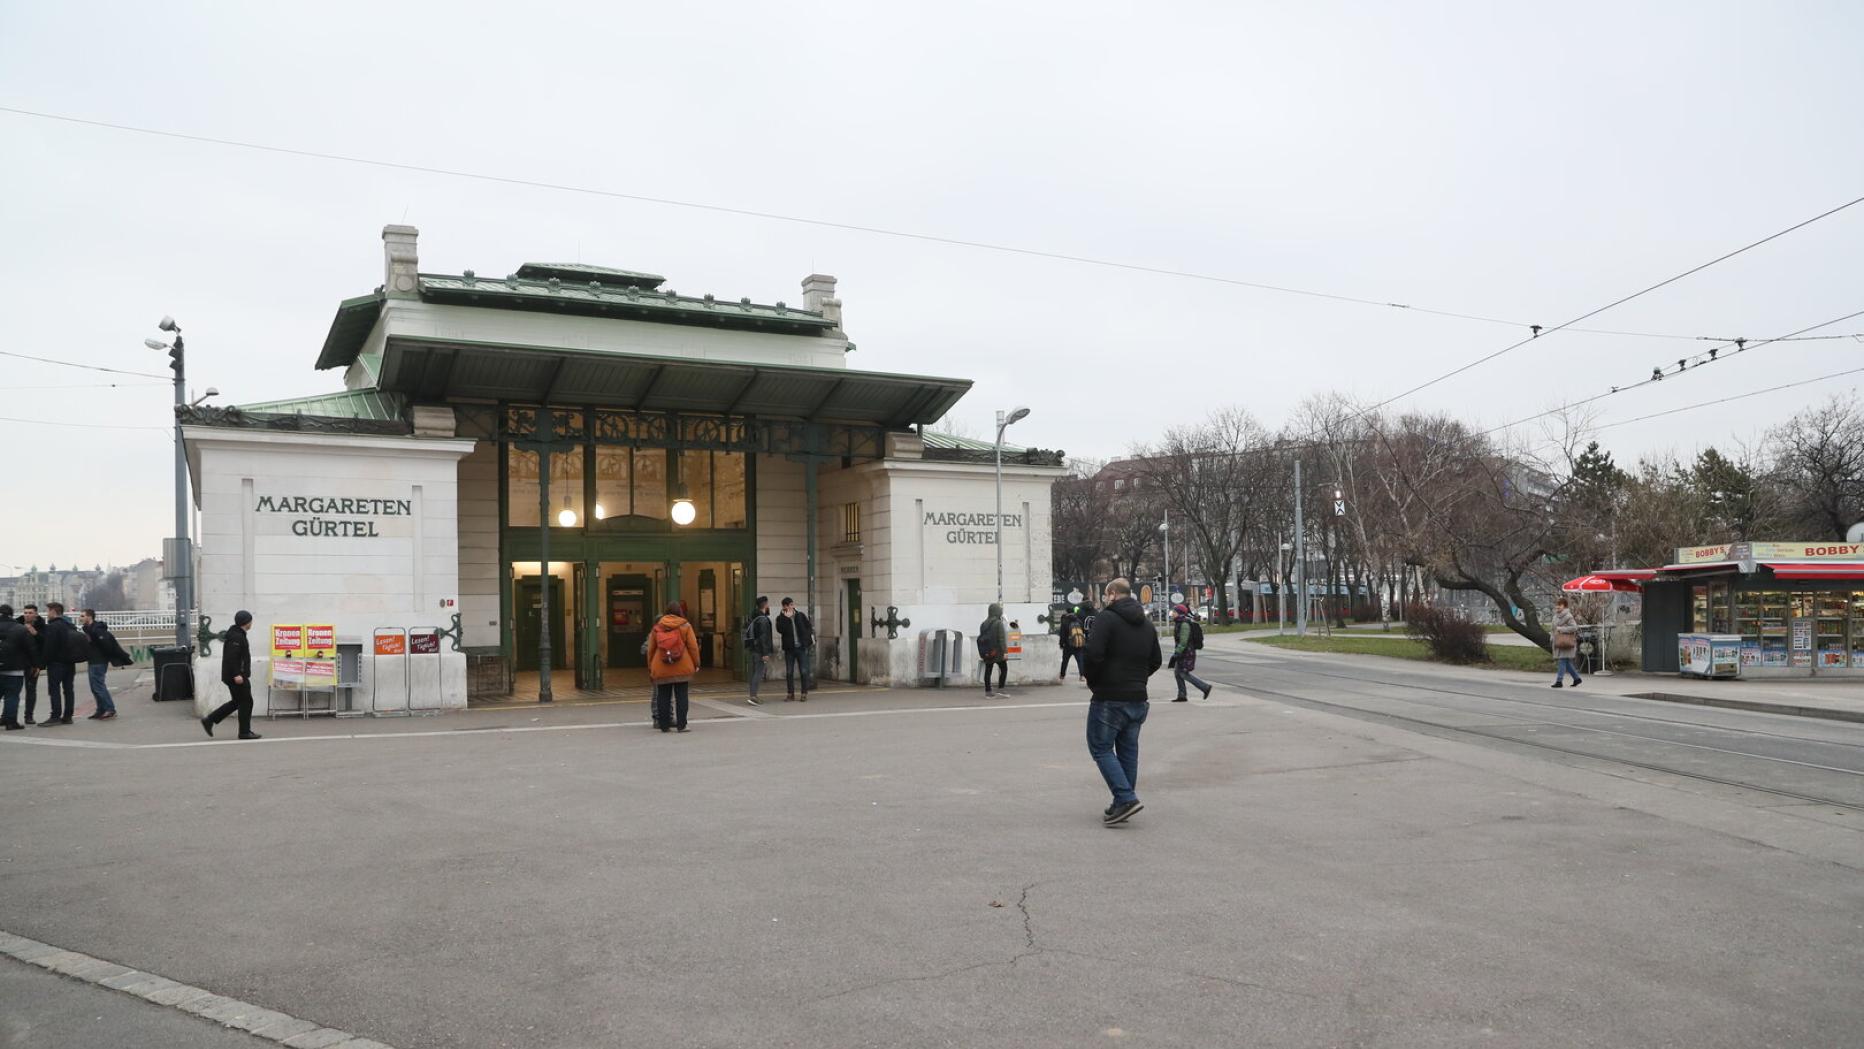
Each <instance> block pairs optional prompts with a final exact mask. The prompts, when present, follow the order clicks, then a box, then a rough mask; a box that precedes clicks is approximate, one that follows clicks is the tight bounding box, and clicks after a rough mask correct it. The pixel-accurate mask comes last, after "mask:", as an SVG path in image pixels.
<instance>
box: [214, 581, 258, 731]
mask: <svg viewBox="0 0 1864 1049" xmlns="http://www.w3.org/2000/svg"><path fill="white" fill-rule="evenodd" d="M251 627H252V613H251V612H248V611H246V610H245V609H243V608H242V609H240V610H239V611H238V612H235V613H233V628H232V629H231V630H228V631H227V636H226V640H224V641H222V642H221V643H220V681H221V683H222V684H224V685H226V687H227V690H228V691H230V692H232V693H233V698H232V699H229V700H227V701H226V702H225V703H222V704H220V706H219V708H218V709H216V710H215V711H214V712H213V713H212V714H209V715H207V716H206V717H204V718H202V719H201V727H202V728H204V729H206V730H207V734H208V735H210V736H211V735H213V734H214V726H215V725H218V724H220V723H221V722H222V721H225V720H226V719H227V715H228V714H232V713H234V712H235V711H237V712H238V713H239V738H241V739H259V738H260V736H259V734H258V733H257V732H254V731H253V730H252V646H251V644H250V643H249V642H248V641H247V639H246V631H247V630H249V629H251Z"/></svg>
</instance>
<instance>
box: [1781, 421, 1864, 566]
mask: <svg viewBox="0 0 1864 1049" xmlns="http://www.w3.org/2000/svg"><path fill="white" fill-rule="evenodd" d="M1767 436H1768V444H1769V445H1770V447H1771V450H1772V452H1773V459H1774V468H1773V479H1774V483H1775V484H1776V485H1777V486H1778V487H1779V489H1780V492H1781V495H1782V496H1783V497H1784V499H1785V501H1786V510H1787V514H1788V516H1789V518H1790V519H1791V520H1792V521H1793V523H1794V524H1796V525H1797V526H1798V527H1800V528H1802V529H1805V530H1806V531H1807V532H1808V533H1810V532H1814V531H1816V532H1819V533H1820V536H1821V537H1824V538H1832V539H1843V538H1844V537H1845V530H1846V529H1848V528H1850V527H1851V526H1852V525H1853V524H1855V523H1857V522H1858V521H1860V520H1864V407H1861V406H1860V405H1859V403H1858V397H1857V394H1856V393H1855V392H1853V393H1851V394H1850V395H1848V396H1846V397H1843V398H1840V397H1833V398H1832V399H1830V400H1829V401H1827V402H1825V404H1823V405H1820V406H1819V407H1817V408H1809V409H1807V410H1806V411H1803V412H1801V413H1799V414H1798V415H1795V416H1793V417H1792V418H1791V419H1789V420H1787V421H1786V422H1785V423H1782V424H1781V425H1779V426H1777V427H1775V428H1774V429H1773V430H1772V431H1770V432H1769V433H1768V435H1767ZM1804 538H1808V539H1810V538H1814V537H1813V536H1812V535H1810V534H1808V535H1806V536H1805V537H1804Z"/></svg>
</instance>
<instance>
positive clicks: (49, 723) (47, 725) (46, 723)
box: [39, 718, 61, 728]
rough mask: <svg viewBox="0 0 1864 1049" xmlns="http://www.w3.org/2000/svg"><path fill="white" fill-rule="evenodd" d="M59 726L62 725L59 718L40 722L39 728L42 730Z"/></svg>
mask: <svg viewBox="0 0 1864 1049" xmlns="http://www.w3.org/2000/svg"><path fill="white" fill-rule="evenodd" d="M57 724H61V722H60V721H59V720H58V719H57V718H46V719H45V720H44V721H41V722H39V727H40V728H51V727H52V726H53V725H57Z"/></svg>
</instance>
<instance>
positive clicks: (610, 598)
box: [182, 225, 1062, 710]
mask: <svg viewBox="0 0 1864 1049" xmlns="http://www.w3.org/2000/svg"><path fill="white" fill-rule="evenodd" d="M417 235H418V234H417V231H416V230H415V229H414V228H413V227H409V226H398V225H397V226H388V227H386V228H385V229H384V230H383V232H382V240H383V245H384V268H385V271H384V280H383V283H382V286H381V287H379V288H377V289H376V290H374V291H372V292H370V293H368V294H366V295H361V296H358V297H356V298H352V299H348V300H345V301H344V302H343V303H341V304H340V305H339V306H338V307H337V309H336V314H335V316H334V317H333V319H332V321H331V324H330V328H329V331H328V333H327V334H326V336H325V338H324V341H323V346H322V349H321V351H320V352H319V353H318V354H317V356H316V361H315V363H316V367H317V368H318V369H320V370H340V371H341V373H342V376H343V387H344V388H343V389H342V390H341V391H340V392H334V393H326V394H318V395H314V396H307V397H302V398H297V399H293V400H285V401H271V402H264V403H248V404H243V405H240V406H237V407H200V408H192V409H183V410H182V422H183V437H184V441H185V445H186V450H187V457H188V464H189V467H190V472H191V476H192V480H193V485H194V497H195V501H196V504H197V506H198V508H199V511H200V522H201V523H200V536H199V551H198V565H199V569H198V571H199V575H198V578H199V587H198V591H199V601H200V612H201V615H202V617H203V618H204V620H205V622H204V623H203V627H202V633H203V635H204V637H205V638H206V643H205V644H204V645H203V646H202V650H201V651H200V652H199V653H198V654H197V656H196V675H195V679H196V682H197V684H198V687H197V690H196V696H197V699H196V701H197V703H198V704H200V705H202V706H206V705H208V704H210V703H214V702H218V701H220V700H221V699H223V698H224V690H223V689H222V688H221V687H220V686H219V684H218V682H219V674H218V663H217V661H218V658H219V651H218V648H217V645H216V644H215V642H214V641H213V640H211V636H212V635H214V634H217V633H219V632H221V631H223V630H224V629H226V628H227V627H228V626H230V625H231V623H232V619H233V614H234V612H235V611H237V610H238V609H241V608H246V609H250V610H251V611H252V612H253V614H254V619H255V621H254V623H253V627H252V630H253V633H252V639H253V651H254V656H255V667H254V677H255V679H256V680H257V681H258V682H259V683H260V684H261V685H263V684H264V683H265V682H266V681H267V673H266V670H265V668H264V664H265V662H266V657H267V653H268V649H267V637H268V631H269V628H270V627H271V625H273V624H275V623H291V624H302V623H327V624H330V625H333V626H334V628H335V634H336V636H337V639H338V641H339V642H343V643H347V644H352V645H360V646H361V647H362V651H363V656H362V658H361V667H360V669H359V670H358V671H356V673H357V674H359V678H358V681H357V686H358V687H357V688H356V690H355V692H354V694H353V695H352V696H350V697H349V700H348V701H349V702H350V703H351V704H352V706H353V708H356V709H364V710H367V709H369V708H370V707H371V705H372V704H374V703H375V702H376V698H375V697H376V694H377V693H378V692H386V691H391V690H390V689H389V688H388V686H387V684H386V682H387V681H388V679H389V678H391V677H393V678H394V679H395V681H397V682H405V683H406V684H400V683H398V684H396V685H395V687H394V689H393V690H392V691H395V692H396V693H397V694H398V695H402V700H403V701H404V702H407V701H408V700H407V697H406V695H405V693H404V691H403V690H417V691H423V698H422V699H421V700H420V701H419V705H428V706H437V707H461V706H465V705H466V704H467V702H468V699H469V697H471V698H474V699H478V698H482V697H484V698H503V697H511V696H516V697H519V698H530V697H535V696H536V695H537V693H538V691H539V689H540V686H541V685H542V684H543V682H542V681H541V680H540V670H541V669H542V668H543V662H542V661H543V660H544V659H547V660H548V661H549V664H550V666H551V667H552V668H553V670H554V672H553V673H552V674H551V676H550V684H551V685H552V686H553V690H554V691H556V692H562V691H564V690H566V689H571V688H573V689H580V690H602V689H611V688H615V687H618V686H629V685H636V684H643V683H645V681H646V674H645V661H646V660H645V657H644V656H643V655H642V653H641V647H642V642H643V640H644V639H645V636H646V632H647V630H648V629H649V627H650V625H651V624H652V622H653V621H654V619H655V618H656V616H657V614H658V612H659V611H660V609H662V608H664V607H665V606H666V605H667V604H669V603H675V602H677V603H681V604H683V605H684V606H685V608H686V609H687V612H688V616H689V618H690V619H691V620H692V623H693V626H694V629H695V631H696V632H697V633H698V636H699V640H700V648H701V653H700V656H701V664H702V667H703V670H702V681H704V680H710V681H716V682H724V681H729V680H732V679H734V678H739V677H742V676H743V673H744V660H745V652H744V648H743V645H742V643H741V641H740V638H741V635H742V630H743V627H744V624H745V621H746V617H747V616H748V614H749V611H750V609H751V606H752V602H753V600H754V598H755V597H756V596H757V595H759V594H763V595H767V596H769V597H770V598H771V602H772V605H773V608H774V606H775V605H776V604H777V602H778V601H780V600H781V599H782V598H783V597H786V596H787V597H793V598H794V599H795V600H796V603H797V604H798V605H799V606H801V607H803V608H804V609H805V610H807V611H809V612H810V614H811V616H812V618H813V619H814V621H815V624H816V628H817V631H818V634H819V635H820V636H819V642H818V647H817V662H818V674H819V676H820V677H823V678H827V679H830V680H839V681H847V682H859V683H864V684H872V685H914V684H922V683H926V682H927V681H928V680H929V678H928V671H927V669H926V668H925V667H924V666H923V665H922V663H923V655H922V646H921V634H922V632H924V631H926V630H929V629H948V630H952V631H958V632H961V633H962V635H963V637H964V638H965V639H967V642H966V643H965V644H964V645H963V646H962V648H964V649H968V648H969V644H968V639H970V638H972V637H973V636H974V635H975V632H976V629H977V625H978V623H979V621H980V620H982V618H983V617H984V613H985V608H986V605H987V604H988V603H989V602H990V601H992V600H994V599H995V596H996V593H997V586H998V553H999V547H998V545H997V542H996V540H997V536H998V534H999V531H998V528H997V525H998V521H997V516H996V515H997V494H996V493H997V469H996V455H995V448H994V445H992V444H991V443H987V442H980V441H974V440H965V439H960V438H953V437H947V436H943V435H939V434H936V433H933V432H930V431H928V430H927V426H928V425H929V424H931V423H933V422H934V421H936V420H938V419H940V418H941V417H943V416H944V415H945V414H946V413H947V412H948V411H949V410H950V409H951V408H952V406H953V405H954V404H956V403H957V402H958V401H959V399H960V398H961V397H963V396H964V394H965V393H966V392H967V391H968V390H969V388H970V386H971V383H970V381H969V380H965V379H957V378H940V377H934V376H926V375H905V374H890V373H881V372H872V371H864V370H860V369H857V368H854V367H851V366H850V364H849V359H850V356H851V355H852V354H853V353H854V352H855V349H856V348H855V344H854V343H852V342H850V341H849V339H848V336H847V333H846V332H845V331H844V329H843V322H842V304H841V302H840V300H839V299H838V298H837V297H836V280H835V278H833V277H829V276H823V275H820V274H815V275H811V276H809V277H808V278H806V279H804V280H803V282H802V289H801V293H802V294H801V300H800V302H798V303H796V304H793V305H792V304H789V303H785V302H781V301H778V302H773V303H761V302H753V301H752V300H751V299H749V298H736V299H733V298H723V297H716V296H714V295H710V294H706V295H682V294H679V293H678V292H676V291H674V290H672V289H670V288H667V287H666V284H667V280H666V278H664V277H661V276H657V275H654V274H650V273H641V272H635V271H629V270H618V269H608V268H603V267H596V266H585V265H580V264H578V265H555V264H540V263H527V264H525V265H523V266H520V267H518V268H517V269H516V270H515V271H514V272H511V273H510V274H509V275H506V276H479V275H478V274H476V273H475V272H474V271H472V270H465V271H464V272H462V273H458V274H437V273H424V272H421V270H420V266H419V262H418V245H417ZM1029 425H1030V424H1028V423H1025V424H1023V427H1024V428H1027V427H1028V426H1029ZM1061 467H1062V456H1061V453H1060V452H1049V451H1041V450H1035V449H1028V448H1020V447H1017V448H1006V449H1005V451H1004V454H1003V461H1002V507H1003V510H1002V521H1001V525H1002V528H1001V536H1002V547H1001V553H1002V555H1003V557H1002V565H1003V581H1002V588H1003V593H1004V597H1005V604H1006V608H1007V615H1008V617H1009V618H1011V619H1013V620H1017V621H1018V622H1019V623H1020V624H1021V626H1022V627H1023V628H1024V631H1025V633H1026V634H1027V638H1028V640H1027V643H1026V646H1025V647H1026V649H1027V651H1026V653H1025V658H1024V659H1023V661H1022V663H1021V664H1020V665H1018V664H1016V663H1013V664H1012V679H1013V680H1015V679H1019V678H1020V679H1024V680H1047V679H1049V678H1050V677H1052V676H1053V674H1054V665H1055V664H1054V661H1053V658H1052V653H1053V648H1054V640H1053V638H1051V637H1049V636H1047V634H1046V627H1045V626H1043V625H1041V624H1040V622H1039V618H1038V617H1040V616H1044V615H1046V613H1047V611H1048V604H1049V601H1050V598H1051V585H1050V550H1049V547H1050V531H1049V528H1050V525H1049V489H1050V486H1051V484H1052V483H1053V482H1054V480H1055V479H1056V478H1057V477H1058V476H1060V474H1061V472H1062V470H1061ZM396 631H400V632H403V634H404V635H406V636H409V637H414V638H417V639H419V638H429V639H431V638H432V637H433V636H434V635H435V634H438V636H439V638H440V643H439V644H438V651H437V652H435V651H433V649H432V648H431V647H427V648H422V647H420V646H419V645H418V644H417V645H416V648H417V649H418V651H417V652H410V653H409V654H407V655H406V656H405V657H402V658H405V659H406V661H407V663H406V664H403V663H401V662H398V661H397V659H396V658H394V657H393V655H391V656H389V657H388V658H382V657H379V656H377V654H376V653H377V652H378V651H380V649H378V648H376V647H374V646H372V644H371V639H372V638H374V637H375V636H376V635H377V634H378V633H386V634H390V635H392V634H393V633H394V632H396ZM960 655H961V657H962V658H961V672H962V674H963V675H964V676H963V677H962V678H961V680H965V681H968V680H969V679H970V675H971V674H972V673H973V672H974V663H975V659H974V650H972V651H961V652H960ZM427 656H431V657H432V658H431V659H428V658H424V657H427ZM409 665H414V666H416V667H417V669H416V670H414V671H410V670H409V669H408V667H409ZM377 678H380V679H381V680H380V681H378V680H377ZM216 693H219V695H216ZM255 697H256V698H257V699H258V700H259V703H260V706H261V709H262V710H263V709H264V708H265V704H266V700H267V689H266V688H263V687H260V688H256V689H255ZM293 702H296V700H295V699H294V700H293Z"/></svg>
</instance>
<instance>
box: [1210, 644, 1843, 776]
mask: <svg viewBox="0 0 1864 1049" xmlns="http://www.w3.org/2000/svg"><path fill="white" fill-rule="evenodd" d="M1221 658H1222V657H1221V656H1219V657H1218V660H1221ZM1302 673H1303V674H1304V675H1307V676H1317V677H1326V678H1329V679H1336V680H1340V681H1345V682H1352V683H1355V684H1359V685H1372V686H1384V687H1387V688H1397V689H1406V690H1409V691H1413V692H1424V693H1432V692H1435V693H1441V694H1445V695H1457V696H1463V697H1466V698H1471V699H1479V700H1484V701H1487V702H1500V703H1510V704H1515V705H1520V706H1533V707H1544V708H1550V709H1554V710H1564V711H1568V712H1574V711H1585V712H1587V713H1596V714H1603V715H1608V716H1623V717H1631V718H1638V717H1639V716H1638V715H1628V714H1620V712H1616V711H1597V710H1593V709H1591V708H1575V707H1570V706H1566V705H1563V704H1558V703H1545V702H1539V701H1535V700H1525V699H1510V698H1508V697H1504V696H1493V695H1487V694H1484V693H1479V692H1467V691H1462V690H1458V689H1445V688H1436V687H1433V686H1429V685H1419V684H1413V683H1409V682H1401V681H1389V680H1384V679H1380V678H1365V677H1356V676H1353V675H1350V674H1331V673H1326V672H1314V671H1305V670H1304V671H1302ZM1219 683H1221V684H1225V685H1228V686H1229V687H1233V688H1237V689H1241V690H1243V691H1245V692H1247V693H1249V694H1251V695H1259V696H1264V697H1273V698H1274V699H1276V700H1279V701H1282V702H1286V703H1289V704H1291V705H1294V706H1299V707H1303V708H1306V709H1313V710H1321V711H1326V712H1333V713H1341V714H1345V715H1346V716H1349V717H1353V718H1356V719H1359V720H1370V721H1379V722H1386V723H1396V724H1400V725H1408V726H1416V727H1417V728H1420V729H1426V730H1429V733H1428V734H1432V735H1439V736H1440V737H1442V736H1444V735H1445V734H1448V736H1449V737H1452V738H1453V737H1454V736H1469V737H1475V738H1477V739H1483V740H1487V741H1489V742H1492V743H1499V744H1504V745H1512V746H1517V747H1526V748H1530V749H1534V750H1540V751H1546V752H1549V753H1557V754H1563V755H1566V756H1569V757H1576V758H1583V759H1585V760H1587V761H1598V762H1604V763H1607V764H1612V765H1621V766H1624V767H1627V768H1636V769H1642V770H1644V771H1647V772H1656V773H1661V774H1663V775H1669V776H1677V777H1680V778H1683V779H1689V780H1695V781H1698V782H1703V783H1713V784H1716V785H1718V786H1723V787H1733V788H1736V789H1740V790H1749V791H1755V792H1757V793H1763V794H1769V795H1772V796H1775V797H1781V798H1790V799H1792V800H1794V801H1800V802H1808V803H1811V804H1816V805H1827V806H1833V807H1836V808H1841V809H1848V810H1852V811H1856V812H1864V805H1860V804H1859V803H1858V802H1857V801H1855V800H1845V799H1842V798H1833V797H1828V796H1822V795H1817V794H1809V793H1806V792H1804V791H1800V790H1793V789H1790V788H1788V787H1783V786H1780V785H1777V784H1766V783H1756V782H1754V781H1753V780H1751V779H1737V778H1733V777H1728V776H1718V775H1714V774H1713V773H1709V772H1704V771H1702V770H1700V769H1688V768H1679V767H1677V766H1676V765H1673V764H1665V763H1662V762H1660V761H1645V760H1640V759H1638V758H1633V757H1627V756H1624V755H1619V754H1611V753H1600V752H1599V751H1598V750H1597V749H1588V748H1584V747H1577V746H1568V745H1563V744H1560V743H1555V742H1550V741H1546V740H1535V739H1528V738H1521V737H1518V736H1514V735H1509V734H1507V733H1504V732H1497V731H1485V730H1483V729H1482V728H1479V727H1472V726H1467V725H1454V724H1449V723H1447V722H1445V721H1438V720H1432V719H1431V718H1428V717H1417V716H1414V715H1410V714H1401V713H1397V712H1394V711H1387V710H1378V709H1374V708H1369V707H1364V706H1358V705H1355V704H1353V703H1351V702H1338V701H1334V700H1327V699H1319V698H1316V697H1314V696H1309V695H1302V694H1299V693H1295V692H1289V691H1284V690H1280V689H1274V688H1266V687H1264V686H1263V685H1262V684H1261V683H1260V682H1258V681H1251V682H1248V683H1243V682H1236V681H1221V682H1219ZM1353 695H1355V696H1360V697H1363V698H1368V699H1376V698H1377V697H1373V696H1368V695H1367V694H1365V693H1357V692H1356V693H1353ZM1392 698H1395V699H1397V701H1398V702H1401V703H1405V704H1408V705H1411V706H1422V707H1429V708H1433V709H1437V710H1443V711H1448V712H1453V713H1456V714H1459V715H1464V716H1470V715H1474V716H1486V717H1500V718H1505V719H1508V720H1511V721H1515V722H1518V723H1520V724H1522V725H1544V726H1548V727H1551V728H1560V729H1565V730H1568V731H1571V732H1579V733H1591V734H1595V735H1599V736H1610V737H1619V738H1625V739H1635V740H1639V741H1641V742H1644V743H1649V744H1655V745H1657V746H1670V747H1683V748H1687V749H1691V750H1700V751H1708V752H1712V753H1718V754H1723V755H1727V756H1730V757H1736V758H1741V759H1747V760H1753V761H1761V762H1770V763H1775V764H1779V765H1784V766H1792V767H1795V768H1804V769H1810V770H1813V771H1816V772H1822V773H1828V774H1836V775H1842V776H1847V777H1857V778H1864V770H1859V769H1847V768H1842V767H1838V766H1831V765H1820V764H1817V763H1815V762H1806V761H1799V760H1796V759H1792V758H1782V757H1779V756H1777V755H1769V754H1756V753H1753V752H1751V751H1743V750H1735V749H1731V748H1727V747H1713V746H1708V745H1706V744H1692V743H1688V742H1685V741H1681V740H1673V739H1666V738H1663V737H1661V736H1650V735H1645V734H1643V733H1634V732H1622V731H1617V730H1612V729H1604V728H1599V727H1597V726H1591V725H1575V724H1572V723H1570V722H1558V721H1549V720H1545V719H1533V718H1525V717H1518V716H1515V715H1511V714H1503V713H1495V712H1485V711H1479V710H1471V709H1469V708H1468V707H1463V706H1456V705H1452V704H1447V703H1432V702H1429V701H1427V700H1424V699H1415V698H1406V697H1392ZM1641 720H1650V721H1656V722H1662V723H1665V724H1673V725H1677V726H1679V727H1686V728H1690V729H1708V730H1711V731H1718V732H1726V733H1734V734H1741V733H1740V730H1737V729H1728V728H1721V727H1719V726H1712V725H1703V724H1701V723H1697V722H1688V721H1681V720H1677V719H1671V718H1642V719H1641ZM1757 734H1762V735H1770V736H1774V737H1775V738H1780V739H1785V740H1790V741H1793V742H1798V743H1804V744H1818V745H1835V746H1847V747H1852V746H1855V745H1853V744H1845V743H1833V742H1831V741H1826V740H1815V739H1808V738H1806V737H1803V736H1791V735H1784V734H1777V733H1757Z"/></svg>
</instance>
